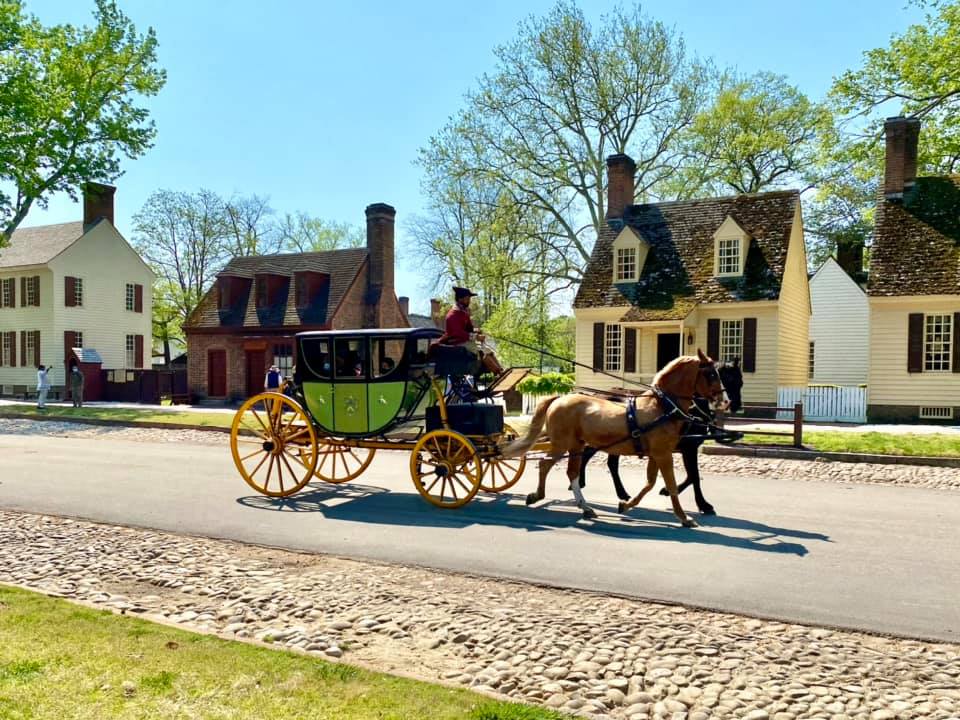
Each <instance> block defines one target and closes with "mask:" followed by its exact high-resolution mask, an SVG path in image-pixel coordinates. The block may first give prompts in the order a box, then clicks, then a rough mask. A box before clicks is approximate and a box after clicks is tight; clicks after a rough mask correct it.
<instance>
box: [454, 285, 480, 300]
mask: <svg viewBox="0 0 960 720" xmlns="http://www.w3.org/2000/svg"><path fill="white" fill-rule="evenodd" d="M453 296H454V297H455V298H456V299H457V300H459V299H460V298H462V297H476V296H477V294H476V293H475V292H473V291H472V290H468V289H467V288H462V287H454V288H453Z"/></svg>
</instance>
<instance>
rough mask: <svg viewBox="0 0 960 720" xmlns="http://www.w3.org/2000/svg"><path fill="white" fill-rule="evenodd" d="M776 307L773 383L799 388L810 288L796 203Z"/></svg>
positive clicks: (804, 360) (805, 367)
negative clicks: (775, 363)
mask: <svg viewBox="0 0 960 720" xmlns="http://www.w3.org/2000/svg"><path fill="white" fill-rule="evenodd" d="M778 307H779V312H778V318H777V324H778V335H777V383H778V384H779V385H780V387H784V386H796V385H803V384H804V383H806V382H807V376H808V375H809V368H808V362H807V359H808V352H809V340H808V338H809V330H810V285H809V283H808V281H807V251H806V244H805V242H804V238H803V221H802V217H801V215H800V203H799V202H798V203H797V210H796V213H795V214H794V218H793V227H792V229H791V232H790V245H789V247H788V249H787V260H786V264H785V266H784V270H783V281H782V282H781V284H780V300H779V303H778ZM775 398H776V395H775V394H774V399H775Z"/></svg>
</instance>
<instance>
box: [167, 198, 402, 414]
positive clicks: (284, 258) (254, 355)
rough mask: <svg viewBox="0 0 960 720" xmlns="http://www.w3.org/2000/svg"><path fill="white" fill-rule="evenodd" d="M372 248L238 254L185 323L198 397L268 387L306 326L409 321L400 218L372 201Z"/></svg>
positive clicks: (232, 395) (230, 396)
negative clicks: (399, 273) (400, 268)
mask: <svg viewBox="0 0 960 720" xmlns="http://www.w3.org/2000/svg"><path fill="white" fill-rule="evenodd" d="M366 215H367V246H366V247H365V248H363V247H361V248H347V249H344V250H331V251H328V252H316V253H294V254H282V255H261V256H255V257H241V258H234V259H233V260H231V261H230V263H228V264H227V266H226V267H225V268H224V269H223V270H222V271H221V272H220V274H219V275H218V276H217V280H216V282H215V283H214V285H213V287H211V288H210V290H208V291H207V293H206V295H204V297H203V298H202V299H201V301H200V303H199V304H198V305H197V307H196V309H195V310H194V311H193V313H192V314H191V315H190V317H189V318H188V320H187V322H186V323H185V324H184V331H185V333H186V337H187V373H188V383H189V386H190V393H191V395H192V396H193V397H194V398H195V399H203V398H211V399H224V400H237V399H239V398H243V397H248V396H250V395H253V394H255V393H257V392H260V391H261V390H262V389H263V380H264V376H265V374H266V371H267V369H268V368H269V367H270V365H272V364H276V365H277V366H278V367H279V368H280V369H281V371H283V372H284V374H289V372H290V369H291V368H292V366H293V364H294V363H295V362H296V358H295V347H294V336H295V335H296V334H297V333H298V332H303V331H305V330H342V329H355V328H378V327H385V328H389V327H409V326H410V322H409V320H408V319H407V312H408V311H407V308H408V299H407V298H398V297H397V295H396V292H395V290H394V282H393V274H394V273H393V271H394V218H395V215H396V211H395V210H394V209H393V208H392V207H391V206H389V205H385V204H383V203H377V204H374V205H370V206H368V207H367V210H366Z"/></svg>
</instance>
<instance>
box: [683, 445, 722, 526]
mask: <svg viewBox="0 0 960 720" xmlns="http://www.w3.org/2000/svg"><path fill="white" fill-rule="evenodd" d="M697 450H698V448H691V449H690V450H687V451H684V453H683V467H684V469H685V470H686V471H687V479H686V480H684V481H683V485H681V486H680V487H679V488H677V494H678V495H679V494H680V493H681V492H682V491H683V488H684V485H688V484H690V483H691V482H692V483H693V497H694V498H695V499H696V501H697V509H698V510H699V511H700V512H702V513H703V514H704V515H716V514H717V511H716V510H714V509H713V505H711V504H710V503H708V502H707V499H706V498H705V497H704V496H703V492H702V491H701V490H700V465H699V462H698V457H699V456H698V455H697Z"/></svg>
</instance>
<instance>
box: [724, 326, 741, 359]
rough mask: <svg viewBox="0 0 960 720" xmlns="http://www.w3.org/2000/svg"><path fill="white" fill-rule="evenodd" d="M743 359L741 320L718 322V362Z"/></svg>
mask: <svg viewBox="0 0 960 720" xmlns="http://www.w3.org/2000/svg"><path fill="white" fill-rule="evenodd" d="M742 357H743V320H721V321H720V362H733V361H734V359H735V358H742Z"/></svg>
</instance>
